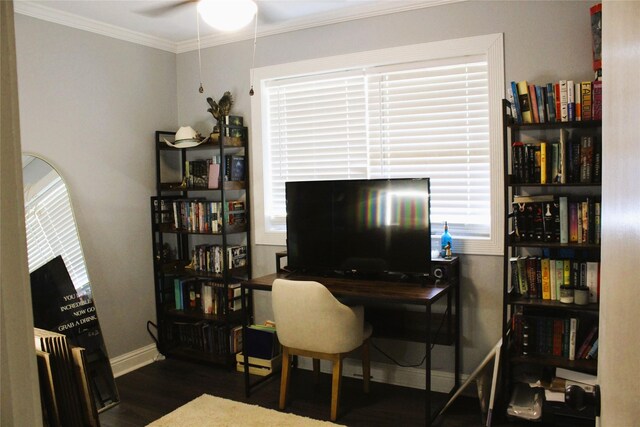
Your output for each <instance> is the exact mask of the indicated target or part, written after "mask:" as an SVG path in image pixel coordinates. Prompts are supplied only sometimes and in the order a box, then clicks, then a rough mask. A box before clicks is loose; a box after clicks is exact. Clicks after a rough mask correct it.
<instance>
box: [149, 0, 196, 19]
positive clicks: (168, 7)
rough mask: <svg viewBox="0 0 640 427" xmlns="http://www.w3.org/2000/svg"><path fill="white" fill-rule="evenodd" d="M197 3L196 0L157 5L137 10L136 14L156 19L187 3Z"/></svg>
mask: <svg viewBox="0 0 640 427" xmlns="http://www.w3.org/2000/svg"><path fill="white" fill-rule="evenodd" d="M197 2H198V0H181V1H176V2H173V3H169V4H164V5H158V6H154V7H149V8H146V9H142V10H139V11H138V13H139V14H141V15H146V16H150V17H156V16H160V15H164V14H165V13H169V12H171V11H173V10H176V9H178V8H180V7H182V6H185V5H187V4H189V3H197Z"/></svg>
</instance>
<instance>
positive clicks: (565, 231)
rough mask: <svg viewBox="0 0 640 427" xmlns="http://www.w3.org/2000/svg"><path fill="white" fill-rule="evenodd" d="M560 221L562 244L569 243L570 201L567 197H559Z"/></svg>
mask: <svg viewBox="0 0 640 427" xmlns="http://www.w3.org/2000/svg"><path fill="white" fill-rule="evenodd" d="M558 211H559V212H558V216H559V219H560V243H569V201H568V198H567V196H560V197H558Z"/></svg>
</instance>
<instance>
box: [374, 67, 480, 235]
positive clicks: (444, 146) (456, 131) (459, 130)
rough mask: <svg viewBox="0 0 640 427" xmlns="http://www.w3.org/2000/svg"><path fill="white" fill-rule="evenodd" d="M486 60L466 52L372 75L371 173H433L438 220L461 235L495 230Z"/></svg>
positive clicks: (403, 175) (437, 230) (434, 212)
mask: <svg viewBox="0 0 640 427" xmlns="http://www.w3.org/2000/svg"><path fill="white" fill-rule="evenodd" d="M487 74H488V70H487V61H486V59H485V58H483V57H472V58H469V57H463V58H455V59H453V60H448V61H446V62H443V61H437V62H435V61H434V62H432V63H426V64H419V65H418V64H407V65H402V66H395V67H386V68H384V69H380V70H376V69H373V70H371V72H370V73H369V75H368V78H367V80H368V90H367V93H368V116H367V117H368V141H369V167H370V176H371V177H372V178H410V177H429V178H431V222H432V226H433V228H432V230H433V231H434V233H437V234H440V233H441V230H442V227H443V224H444V221H448V223H449V227H450V229H451V230H452V233H455V234H454V235H457V236H458V237H467V238H468V237H480V238H488V237H489V235H490V232H491V229H490V217H491V192H490V156H489V154H490V153H489V95H488V89H489V88H488V76H487Z"/></svg>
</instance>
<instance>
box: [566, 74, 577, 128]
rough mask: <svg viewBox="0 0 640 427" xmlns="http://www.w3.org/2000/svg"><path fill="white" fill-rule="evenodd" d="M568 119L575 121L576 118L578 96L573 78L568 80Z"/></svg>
mask: <svg viewBox="0 0 640 427" xmlns="http://www.w3.org/2000/svg"><path fill="white" fill-rule="evenodd" d="M566 84H567V121H569V122H573V121H575V119H576V98H575V86H574V84H573V80H567V82H566Z"/></svg>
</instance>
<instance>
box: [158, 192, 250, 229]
mask: <svg viewBox="0 0 640 427" xmlns="http://www.w3.org/2000/svg"><path fill="white" fill-rule="evenodd" d="M223 208H224V213H225V215H224V216H225V220H226V226H227V227H226V228H227V230H231V231H232V230H235V229H242V228H243V227H244V226H245V225H246V214H245V204H244V201H242V200H232V201H229V202H226V206H223V205H222V202H215V201H209V200H201V199H181V200H174V201H172V202H171V210H170V212H171V213H172V214H173V216H172V218H171V220H172V222H173V229H174V230H177V231H187V232H190V233H213V234H215V233H220V232H222V222H223V219H222V218H223ZM164 219H165V220H166V219H168V218H164Z"/></svg>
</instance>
